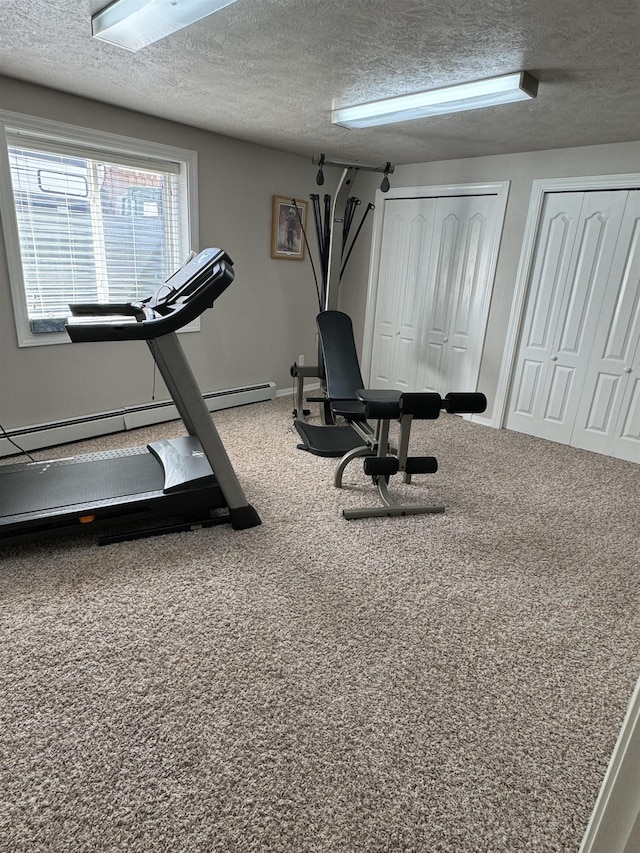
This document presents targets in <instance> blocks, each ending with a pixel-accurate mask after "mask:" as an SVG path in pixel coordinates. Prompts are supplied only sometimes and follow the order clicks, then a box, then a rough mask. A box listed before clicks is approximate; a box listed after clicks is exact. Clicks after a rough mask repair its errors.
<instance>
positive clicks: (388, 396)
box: [296, 311, 487, 519]
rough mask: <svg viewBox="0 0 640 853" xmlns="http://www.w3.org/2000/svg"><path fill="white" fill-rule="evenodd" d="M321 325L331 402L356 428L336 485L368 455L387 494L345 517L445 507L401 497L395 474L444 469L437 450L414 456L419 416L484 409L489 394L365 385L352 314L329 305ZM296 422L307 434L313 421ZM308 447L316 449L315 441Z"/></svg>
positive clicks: (369, 468)
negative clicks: (393, 436) (393, 488)
mask: <svg viewBox="0 0 640 853" xmlns="http://www.w3.org/2000/svg"><path fill="white" fill-rule="evenodd" d="M317 325H318V333H319V337H320V345H321V347H322V353H323V357H324V365H325V375H326V390H327V397H326V402H327V403H328V405H329V406H330V408H331V412H332V414H333V415H334V416H336V417H339V418H341V419H343V420H344V421H345V423H346V426H344V427H339V429H343V430H344V429H350V430H351V431H352V433H353V442H354V446H353V447H352V448H351V449H349V450H348V451H347V452H346V453H345V454H344V455H343V456H342V459H341V460H340V462H339V463H338V467H337V468H336V471H335V475H334V485H335V486H336V487H337V488H341V487H342V475H343V473H344V470H345V468H346V467H347V465H348V464H349V463H350V462H352V461H353V460H354V459H357V458H359V457H364V463H363V467H364V473H365V474H366V475H367V476H370V477H372V479H373V482H374V484H375V485H376V487H377V490H378V494H379V496H380V498H381V500H382V506H377V507H366V508H362V509H346V510H343V515H344V517H345V518H349V519H352V518H369V517H374V516H399V515H418V514H423V513H438V512H444V506H443V505H442V504H400V503H397V502H396V501H395V500H394V499H393V497H392V496H391V494H390V492H389V479H390V477H393V476H395V475H396V474H402V478H403V480H404V482H405V483H410V482H411V477H412V476H413V475H414V474H416V475H417V474H433V473H435V472H436V471H437V470H438V463H437V460H436V459H435V457H433V456H409V438H410V434H411V424H412V422H413V421H414V420H435V419H436V418H438V417H439V416H440V412H441V411H442V410H444V411H446V412H449V413H451V414H463V413H464V414H470V413H479V412H484V411H485V409H486V406H487V400H486V397H485V396H484V394H480V393H475V392H474V393H449V394H447V395H446V396H445V397H441V396H440V394H436V393H432V392H421V393H413V392H412V393H408V392H404V393H403V392H399V391H387V390H374V389H364V388H363V387H362V386H363V385H364V383H363V381H362V375H361V373H360V366H359V363H358V356H357V352H356V347H355V341H354V337H353V327H352V324H351V319H350V318H349V317H348V315H347V314H343V313H342V312H341V311H323V312H322V313H320V314H319V315H318V317H317ZM392 420H395V421H399V423H400V433H399V439H398V446H397V448H395V447H392V446H391V444H390V443H389V428H390V424H391V421H392ZM370 421H373V422H374V425H372V424H371V423H370ZM296 427H297V429H298V432H299V433H300V435H301V437H302V438H303V440H304V439H305V435H306V430H305V427H306V428H308V427H309V425H308V424H306V423H304V422H296ZM315 429H320V430H322V429H326V428H324V427H316V428H315ZM329 429H335V427H329ZM306 449H309V450H311V452H314V451H313V450H312V448H310V447H307V448H306ZM319 455H329V454H326V453H322V454H319Z"/></svg>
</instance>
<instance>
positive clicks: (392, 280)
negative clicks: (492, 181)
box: [370, 195, 503, 394]
mask: <svg viewBox="0 0 640 853" xmlns="http://www.w3.org/2000/svg"><path fill="white" fill-rule="evenodd" d="M502 212H503V207H501V205H500V203H499V202H498V198H497V196H495V195H479V196H453V197H437V198H436V197H434V198H413V199H409V198H407V199H389V200H387V201H386V202H385V210H384V220H383V230H382V241H381V251H380V267H379V274H378V288H377V296H376V307H375V319H374V326H373V344H372V354H371V376H370V384H371V386H372V387H374V388H393V389H396V390H401V391H436V392H438V393H440V394H445V393H447V392H448V391H475V390H476V385H477V377H478V371H479V367H480V357H481V354H482V348H483V344H484V335H485V328H486V314H487V309H488V301H489V297H490V293H491V288H492V285H493V281H492V278H491V270H490V267H491V258H492V253H493V252H494V250H495V241H496V240H497V238H498V235H499V233H500V230H501V228H502Z"/></svg>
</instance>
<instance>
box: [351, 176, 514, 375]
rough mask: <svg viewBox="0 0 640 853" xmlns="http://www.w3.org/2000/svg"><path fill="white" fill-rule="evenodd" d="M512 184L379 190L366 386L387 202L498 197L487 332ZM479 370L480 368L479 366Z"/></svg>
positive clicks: (366, 339)
mask: <svg viewBox="0 0 640 853" xmlns="http://www.w3.org/2000/svg"><path fill="white" fill-rule="evenodd" d="M510 183H511V182H510V181H493V182H489V183H477V184H440V185H437V186H428V187H397V188H396V187H394V188H392V189H391V190H389V192H387V193H383V192H382V191H381V190H377V192H376V197H375V205H376V206H375V211H374V215H373V234H372V239H371V260H370V263H369V282H368V286H367V304H366V310H365V318H364V336H363V342H362V358H361V364H362V367H363V374H364V377H365V382H367V381H371V359H372V356H373V338H374V323H375V314H376V300H377V297H378V277H379V274H380V253H381V248H382V224H383V221H384V202H385V201H388V200H390V199H402V198H440V197H446V196H462V195H468V196H473V195H495V196H497V199H498V203H499V215H500V217H501V220H500V227H499V228H498V229H497V231H496V236H495V240H494V245H493V246H492V247H491V254H490V258H489V267H488V277H489V281H490V282H491V287H489V288H487V293H486V295H485V304H484V305H483V306H482V312H483V316H482V317H481V318H480V319H481V320H482V322H483V323H484V328H485V329H486V324H487V319H488V315H489V305H490V302H491V292H492V290H493V282H494V279H495V272H496V265H497V261H498V249H499V246H500V241H501V239H502V229H503V227H504V219H505V211H506V207H507V198H508V195H509V186H510ZM478 370H479V365H478Z"/></svg>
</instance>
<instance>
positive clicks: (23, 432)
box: [0, 382, 276, 457]
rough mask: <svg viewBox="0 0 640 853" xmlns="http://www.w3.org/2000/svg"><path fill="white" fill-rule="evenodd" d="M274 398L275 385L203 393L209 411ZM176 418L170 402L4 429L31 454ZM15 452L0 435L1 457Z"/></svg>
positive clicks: (174, 408)
mask: <svg viewBox="0 0 640 853" xmlns="http://www.w3.org/2000/svg"><path fill="white" fill-rule="evenodd" d="M275 396H276V384H275V382H263V383H258V384H256V385H247V386H245V387H241V388H230V389H226V390H223V391H212V392H210V393H207V394H203V398H204V401H205V403H206V404H207V408H208V409H209V411H210V412H216V411H219V410H220V409H229V408H231V407H233V406H244V405H247V404H248V403H261V402H264V401H266V400H273V399H275ZM178 417H179V415H178V411H177V409H176V407H175V404H174V403H172V402H171V401H170V400H162V401H158V402H154V403H148V404H145V405H141V406H131V407H129V408H127V409H120V410H117V411H112V412H101V413H98V414H95V415H89V416H86V417H80V418H70V419H69V420H67V421H53V422H51V423H44V424H36V425H34V426H29V427H21V428H20V429H15V430H7V436H8V437H9V438H11V439H13V441H15V442H16V444H18V445H19V446H20V447H21V448H22V449H23V450H29V451H31V450H39V449H41V448H43V447H54V446H55V445H58V444H67V443H68V442H70V441H84V440H85V439H87V438H95V437H96V436H99V435H107V434H109V433H113V432H124V431H126V430H130V429H137V428H138V427H143V426H150V425H151V424H158V423H164V422H165V421H172V420H177V419H178ZM16 453H18V450H17V448H16V447H15V446H14V445H13V444H11V442H10V441H9V439H8V438H7V437H6V436H0V457H2V456H11V455H14V454H16Z"/></svg>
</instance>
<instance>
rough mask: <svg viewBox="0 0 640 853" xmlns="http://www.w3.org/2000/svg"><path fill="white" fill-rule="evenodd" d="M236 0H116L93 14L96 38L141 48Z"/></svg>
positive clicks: (130, 47) (131, 48)
mask: <svg viewBox="0 0 640 853" xmlns="http://www.w3.org/2000/svg"><path fill="white" fill-rule="evenodd" d="M232 3H235V0H115V2H114V3H110V4H109V5H108V6H106V7H105V8H104V9H102V11H100V12H97V13H96V14H95V15H93V17H92V18H91V29H92V35H93V37H94V38H97V39H102V41H106V42H109V43H110V44H115V45H117V46H118V47H123V48H125V49H126V50H133V51H135V50H140V49H141V48H143V47H146V46H147V45H149V44H153V42H156V41H159V40H160V39H163V38H165V37H166V36H168V35H171V33H175V32H177V31H178V30H182V29H184V27H188V26H190V25H191V24H195V22H196V21H201V20H202V19H203V18H206V17H207V16H208V15H211V14H212V13H213V12H217V11H218V9H223V8H224V7H225V6H230V5H231V4H232Z"/></svg>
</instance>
